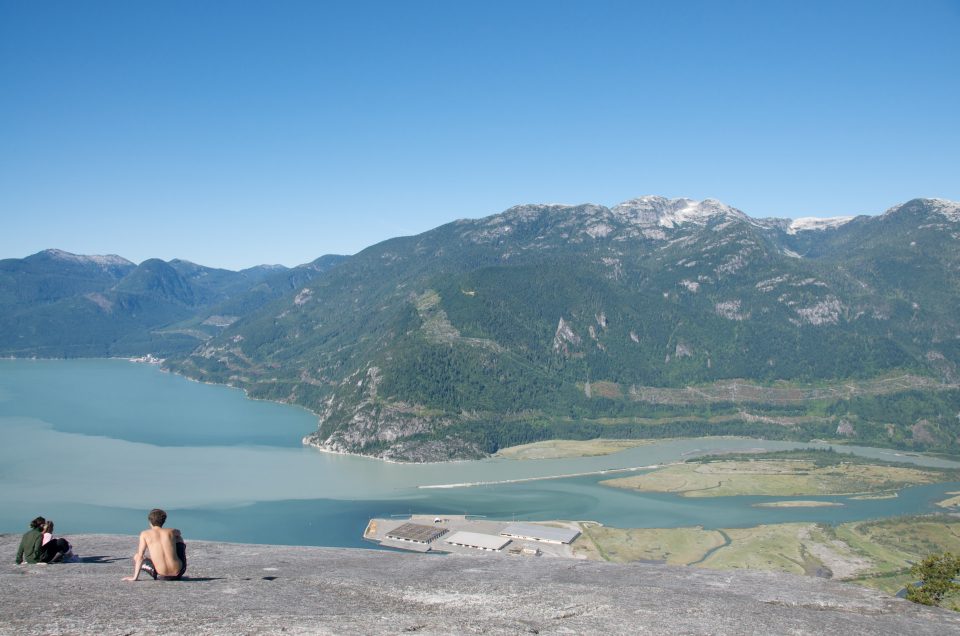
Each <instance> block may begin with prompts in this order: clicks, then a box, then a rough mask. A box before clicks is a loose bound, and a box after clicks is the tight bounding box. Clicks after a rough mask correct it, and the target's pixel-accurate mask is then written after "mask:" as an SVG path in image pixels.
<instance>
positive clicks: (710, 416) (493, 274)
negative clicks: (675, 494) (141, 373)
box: [168, 197, 960, 460]
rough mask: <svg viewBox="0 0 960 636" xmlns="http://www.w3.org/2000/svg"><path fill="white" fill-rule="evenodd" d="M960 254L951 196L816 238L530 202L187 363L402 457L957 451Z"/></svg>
mask: <svg viewBox="0 0 960 636" xmlns="http://www.w3.org/2000/svg"><path fill="white" fill-rule="evenodd" d="M958 248H960V206H958V205H957V204H956V203H952V202H949V201H943V200H937V199H916V200H913V201H910V202H908V203H906V204H903V205H900V206H896V207H894V208H891V209H890V210H888V211H887V212H885V213H884V214H882V215H880V216H873V217H870V216H859V217H845V218H840V219H830V220H823V219H820V220H814V219H801V220H796V221H791V220H789V219H753V218H751V217H748V216H747V215H745V214H744V213H742V212H740V211H739V210H736V209H734V208H731V207H729V206H726V205H724V204H722V203H720V202H718V201H713V200H706V201H702V202H697V201H691V200H688V199H674V200H670V199H665V198H662V197H643V198H639V199H635V200H632V201H628V202H625V203H622V204H620V205H617V206H615V207H612V208H607V207H603V206H597V205H580V206H561V205H524V206H517V207H514V208H511V209H509V210H507V211H505V212H503V213H502V214H498V215H494V216H491V217H488V218H484V219H479V220H461V221H456V222H454V223H450V224H447V225H444V226H442V227H439V228H437V229H435V230H432V231H429V232H426V233H424V234H421V235H419V236H413V237H403V238H396V239H392V240H389V241H385V242H383V243H380V244H377V245H374V246H372V247H370V248H368V249H366V250H364V251H363V252H361V253H359V254H357V255H355V256H353V257H351V258H350V259H349V260H347V261H346V262H343V263H342V264H340V265H339V266H338V267H336V269H335V270H332V271H329V272H326V273H322V274H319V275H317V276H316V277H313V278H312V279H311V280H309V281H307V282H304V283H303V284H302V285H301V286H298V288H297V289H296V290H294V291H292V292H290V293H289V294H287V295H284V296H281V297H279V298H275V299H273V300H271V301H270V302H268V303H267V304H264V305H263V306H261V307H259V308H258V309H256V310H254V311H252V312H249V313H247V314H246V315H243V316H242V317H240V318H239V319H237V320H235V321H232V322H231V323H230V324H229V325H227V326H225V327H224V328H223V330H222V332H221V333H219V334H217V335H215V337H213V338H211V339H209V340H207V341H205V342H204V343H203V344H202V345H201V346H199V347H198V348H197V349H196V350H195V351H193V353H192V354H190V355H189V356H187V357H185V358H183V359H179V360H171V361H169V362H168V364H169V365H170V366H171V367H172V368H174V369H176V370H178V371H180V372H182V373H185V374H187V375H190V376H193V377H197V378H202V379H204V380H209V381H216V382H223V383H229V384H233V385H237V386H242V387H244V388H246V389H247V390H249V391H250V392H251V394H253V395H255V396H257V397H266V398H271V399H278V400H284V401H289V402H293V403H297V404H302V405H304V406H306V407H308V408H311V409H313V410H314V411H316V412H317V413H318V414H319V415H320V418H321V425H320V429H319V431H318V433H317V434H316V435H314V436H313V438H312V440H311V441H312V442H313V443H316V444H318V445H321V446H323V447H326V448H329V449H333V450H340V451H348V452H360V453H367V454H373V455H378V456H384V457H391V458H395V459H406V460H436V459H449V458H453V457H475V456H480V455H482V454H484V453H486V452H491V451H493V450H496V448H498V447H500V446H503V445H507V444H513V443H518V442H525V441H532V440H536V439H543V438H549V437H561V436H562V437H595V436H606V437H617V436H621V437H622V436H626V437H646V436H668V435H684V434H704V433H717V434H730V433H736V434H752V435H764V436H774V437H784V438H805V439H809V438H813V437H820V438H840V439H849V440H856V441H859V442H863V443H871V444H881V445H893V446H902V447H910V448H923V449H938V450H942V451H947V452H954V451H956V450H957V448H958V442H957V437H958V433H960V422H958V417H957V416H958V412H960V395H958V391H957V387H956V383H957V377H958V370H957V364H958V362H960V324H958V318H957V316H958V315H960V312H958V309H960V307H958V299H960V294H958V292H960V290H958V281H960V277H958V267H960V251H958ZM690 387H693V388H690Z"/></svg>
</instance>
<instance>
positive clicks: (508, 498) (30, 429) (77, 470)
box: [0, 360, 960, 546]
mask: <svg viewBox="0 0 960 636" xmlns="http://www.w3.org/2000/svg"><path fill="white" fill-rule="evenodd" d="M315 428H316V418H315V417H314V416H313V415H312V414H310V413H309V412H307V411H305V410H303V409H299V408H295V407H289V406H284V405H279V404H273V403H269V402H258V401H253V400H249V399H247V398H246V397H245V396H244V394H243V393H242V392H241V391H238V390H236V389H230V388H227V387H220V386H210V385H203V384H199V383H195V382H190V381H188V380H186V379H184V378H181V377H178V376H175V375H172V374H168V373H163V372H161V371H159V369H157V368H156V367H152V366H149V365H140V364H133V363H130V362H126V361H122V360H67V361H63V360H53V361H27V360H0V532H22V531H24V530H25V529H26V524H27V521H28V520H29V519H32V518H33V517H35V516H37V515H44V516H47V517H50V518H53V519H54V520H56V522H57V529H58V530H60V531H62V532H63V533H65V534H67V535H69V534H71V533H79V532H112V533H133V532H136V531H138V530H140V529H142V528H143V527H144V525H145V520H144V517H145V514H146V511H147V510H149V509H150V508H152V507H155V506H157V507H163V508H166V509H167V511H168V512H169V513H170V514H171V523H173V524H175V525H176V526H177V527H180V528H181V529H183V530H184V532H185V533H186V534H187V535H188V536H189V537H192V538H196V539H221V540H226V541H241V542H251V543H285V544H305V545H331V546H360V545H364V546H369V544H365V543H363V542H362V540H361V539H360V534H361V532H362V531H363V528H364V527H365V525H366V522H367V520H368V519H369V518H370V517H372V516H386V515H390V514H407V513H410V512H424V513H469V514H477V515H486V516H489V517H496V518H505V519H510V518H523V519H531V520H543V519H557V518H562V519H591V520H596V521H600V522H602V523H605V524H608V525H615V526H620V527H678V526H690V525H703V526H705V527H735V526H747V525H755V524H758V523H775V522H785V521H821V522H830V523H836V522H843V521H849V520H854V519H864V518H874V517H882V516H891V515H897V514H906V513H922V512H929V511H932V510H934V509H935V507H934V505H933V504H934V502H936V501H937V500H939V499H942V498H943V497H942V496H941V495H942V494H943V493H944V492H946V491H949V490H958V489H960V484H938V485H935V486H921V487H916V488H910V489H907V490H905V491H903V492H902V493H901V495H900V497H898V498H896V499H889V500H873V501H856V500H849V499H846V498H844V497H818V499H822V500H833V501H839V502H842V503H843V504H844V506H843V507H836V508H792V509H770V508H767V509H764V508H755V507H752V504H754V503H758V502H761V501H769V498H763V497H725V498H713V499H710V498H707V499H685V498H681V497H677V496H674V495H664V494H649V493H646V494H641V493H631V492H628V491H624V490H619V489H613V488H607V487H604V486H600V485H598V483H597V482H598V481H600V480H602V479H607V478H609V477H610V475H587V476H572V477H565V478H558V479H539V478H543V477H550V476H557V475H579V474H581V473H588V472H591V471H600V470H619V469H630V468H640V467H645V466H651V465H654V464H658V463H663V462H669V461H675V460H678V459H682V458H683V457H688V456H691V455H694V454H697V453H701V452H704V451H707V450H711V449H751V448H768V449H783V448H794V447H798V446H802V445H801V444H794V443H787V442H768V441H758V440H741V439H727V438H723V439H721V438H710V439H690V440H673V441H665V442H661V443H657V444H655V445H651V446H643V447H638V448H634V449H630V450H628V451H624V452H621V453H617V454H615V455H609V456H605V457H590V458H574V459H557V460H537V461H514V460H504V459H489V460H483V461H473V462H450V463H443V464H427V465H406V464H390V463H386V462H381V461H377V460H371V459H364V458H359V457H349V456H340V455H331V454H327V453H321V452H319V451H317V450H315V449H312V448H305V447H303V446H301V444H300V439H301V437H302V436H303V435H304V434H306V433H309V432H311V431H313V430H314V429H315ZM843 450H845V451H853V452H856V453H857V454H860V455H864V456H870V457H877V458H884V459H896V460H900V461H911V462H914V463H918V464H925V465H938V466H951V465H952V466H957V465H960V464H957V463H953V462H948V461H945V460H938V459H934V458H925V457H915V456H909V455H903V454H900V453H896V452H895V451H890V450H882V449H870V448H856V447H844V448H843ZM614 476H616V475H614ZM531 478H535V479H537V480H536V481H522V482H518V483H503V482H506V481H508V480H518V479H531ZM490 482H497V483H490ZM466 483H470V484H477V483H485V484H486V485H475V486H472V487H452V488H423V486H437V485H452V484H466ZM807 499H809V497H807Z"/></svg>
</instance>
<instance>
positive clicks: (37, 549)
mask: <svg viewBox="0 0 960 636" xmlns="http://www.w3.org/2000/svg"><path fill="white" fill-rule="evenodd" d="M46 521H47V520H46V519H44V518H43V517H37V518H36V519H34V520H33V521H31V522H30V529H29V530H27V532H26V533H25V534H24V535H23V538H22V539H20V547H19V548H17V565H20V564H21V563H23V562H24V561H26V562H27V563H39V562H40V561H41V558H42V556H43V524H44V523H46Z"/></svg>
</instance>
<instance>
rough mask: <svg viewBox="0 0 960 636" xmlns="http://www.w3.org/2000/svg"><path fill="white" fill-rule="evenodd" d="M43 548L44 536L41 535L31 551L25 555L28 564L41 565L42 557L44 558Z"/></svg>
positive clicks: (31, 547)
mask: <svg viewBox="0 0 960 636" xmlns="http://www.w3.org/2000/svg"><path fill="white" fill-rule="evenodd" d="M42 547H43V535H42V534H41V535H40V536H39V537H37V538H36V540H35V541H34V542H33V545H32V546H30V551H29V552H27V553H26V554H25V555H24V557H25V559H26V561H27V563H39V562H40V561H41V557H42V556H43V550H42Z"/></svg>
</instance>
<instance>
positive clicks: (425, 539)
mask: <svg viewBox="0 0 960 636" xmlns="http://www.w3.org/2000/svg"><path fill="white" fill-rule="evenodd" d="M446 532H447V529H446V528H437V527H436V526H425V525H422V524H419V523H405V524H403V525H402V526H398V527H396V528H394V529H393V530H390V531H388V532H387V533H386V536H387V537H388V538H390V539H400V540H403V541H416V542H418V543H430V542H431V541H433V540H434V539H436V538H437V537H439V536H441V535H443V534H445V533H446Z"/></svg>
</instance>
